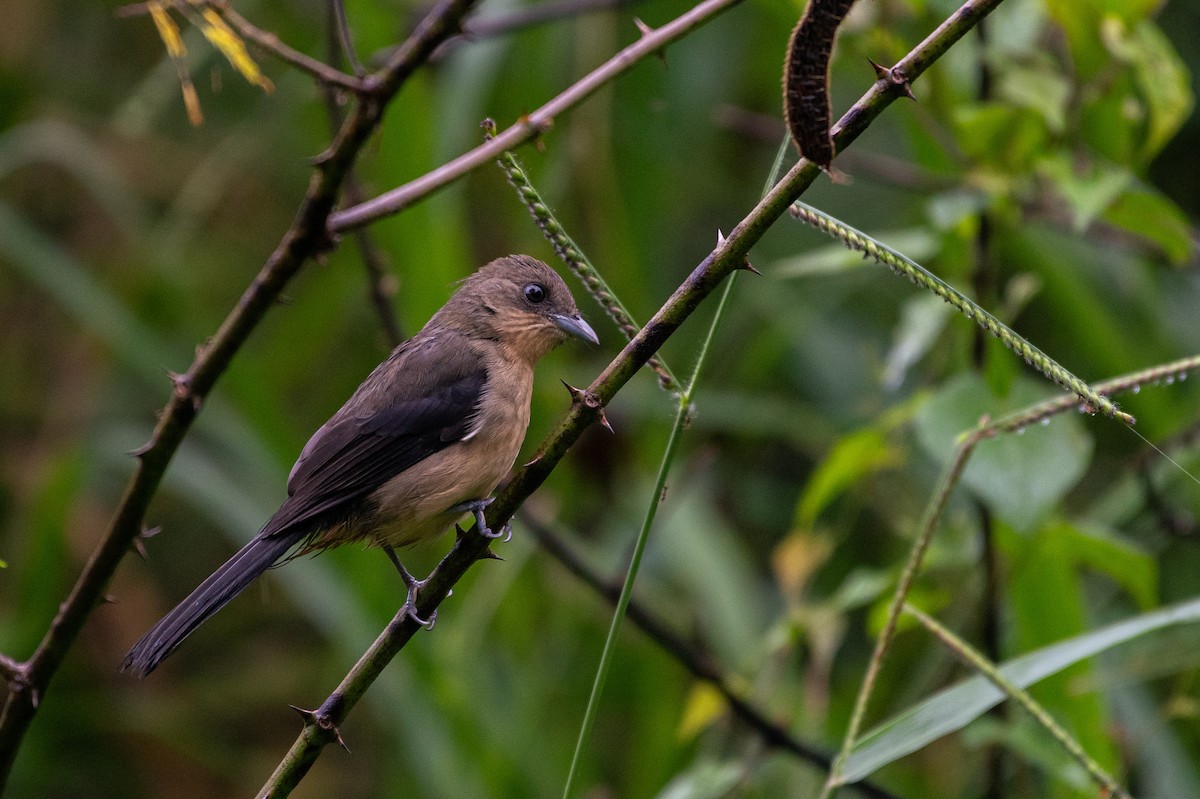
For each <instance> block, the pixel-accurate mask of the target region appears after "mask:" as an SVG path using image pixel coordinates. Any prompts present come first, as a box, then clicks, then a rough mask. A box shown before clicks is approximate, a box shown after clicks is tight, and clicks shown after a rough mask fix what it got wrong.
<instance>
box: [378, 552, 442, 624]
mask: <svg viewBox="0 0 1200 799" xmlns="http://www.w3.org/2000/svg"><path fill="white" fill-rule="evenodd" d="M384 551H385V552H387V555H388V557H389V558H391V560H392V565H393V566H395V567H396V571H398V572H400V579H401V580H403V581H404V587H405V588H407V589H408V594H407V595H406V596H405V597H404V615H405V616H407V617H408V618H410V619H412V620H413V621H414V622H416V623H417V624H419V625H421V626H422V627H424V628H425V629H426V630H432V629H433V625H434V624H435V623H436V622H437V611H436V610H435V611H433V613H430V614H429V618H428V619H423V618H421V617H420V615H418V613H417V594H418V593H420V591H421V589H422V588H424V587H425V581H424V580H418V579H417V578H416V577H413V576H412V575H411V574H409V573H408V569H406V568H404V564H403V563H401V562H400V558H398V557H397V556H396V550H394V549H392V548H391V547H384Z"/></svg>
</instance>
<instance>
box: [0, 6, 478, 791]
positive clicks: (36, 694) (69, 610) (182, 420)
mask: <svg viewBox="0 0 1200 799" xmlns="http://www.w3.org/2000/svg"><path fill="white" fill-rule="evenodd" d="M474 2H475V0H441V2H439V3H438V4H437V5H436V6H435V7H434V8H433V10H432V11H431V12H430V13H429V15H428V16H426V17H425V19H423V20H422V21H421V23H420V24H419V25H418V26H417V29H416V30H415V31H414V32H413V34H412V35H411V36H410V37H409V39H408V40H407V41H406V42H405V43H404V45H403V46H401V47H400V48H399V49H398V50H397V51H396V53H395V54H394V55H393V57H392V58H391V59H389V61H388V63H387V65H386V67H385V68H384V69H383V70H381V71H380V72H377V73H375V74H373V75H372V76H370V79H369V84H370V88H371V97H369V98H363V99H362V100H361V101H360V102H359V103H357V104H356V105H355V107H354V110H353V112H352V113H351V115H350V116H349V117H348V118H347V120H346V122H345V124H343V125H342V127H341V129H340V130H339V131H338V134H337V136H336V137H335V140H334V142H333V144H332V145H331V146H330V148H329V149H328V150H327V151H326V153H325V155H324V156H323V157H322V158H321V160H320V162H319V163H318V165H317V169H316V170H315V173H314V175H313V177H312V180H311V181H310V183H309V188H308V191H307V193H306V195H305V197H304V199H303V201H302V202H301V205H300V209H299V211H298V213H297V216H296V220H295V222H293V224H292V226H291V227H290V228H289V229H288V230H287V231H286V232H285V233H284V236H283V239H282V240H281V241H280V243H279V245H278V246H277V247H276V249H275V251H274V252H273V253H272V254H271V256H270V258H269V259H268V260H267V262H266V264H265V265H264V266H263V268H262V269H261V270H260V272H259V274H258V275H257V277H255V279H254V281H253V283H251V285H250V286H249V287H248V288H247V289H246V291H245V292H244V293H243V294H242V297H241V298H240V299H239V301H238V303H237V305H236V306H235V307H234V309H233V310H232V311H231V312H230V314H229V316H228V317H227V318H226V319H225V321H224V323H223V324H222V325H221V327H220V329H219V330H218V331H217V332H216V334H214V336H213V337H212V339H211V340H210V341H209V342H208V343H206V344H205V345H204V346H203V347H201V348H200V350H199V352H198V354H197V357H196V360H195V361H193V363H192V365H191V367H189V369H188V370H187V372H185V373H184V374H182V375H177V376H174V377H173V383H174V391H173V392H172V397H171V400H170V402H169V403H168V404H167V406H166V407H165V408H164V409H163V411H162V412H161V413H160V415H159V421H158V424H157V425H156V427H155V429H154V433H153V435H152V437H151V439H150V441H149V442H147V444H146V445H145V446H143V447H142V448H141V449H139V450H138V451H137V453H136V454H137V457H138V463H137V466H136V467H135V469H134V473H133V476H132V477H131V479H130V481H129V483H128V485H127V487H126V489H125V493H124V495H123V496H122V498H121V500H120V503H119V504H118V506H117V509H116V511H115V513H114V515H113V517H112V520H111V521H110V523H109V526H108V529H107V530H106V531H105V533H104V535H103V537H102V538H101V540H100V542H99V544H98V545H97V547H96V549H95V551H94V552H93V553H92V555H91V557H90V558H89V559H88V562H87V564H86V565H85V566H84V569H83V572H82V573H81V574H80V576H79V578H78V579H77V581H76V582H75V585H74V586H73V587H72V589H71V592H70V595H69V596H68V597H67V599H66V600H65V601H64V602H63V603H62V604H61V605H60V607H59V611H58V613H57V614H56V615H55V617H54V619H53V620H52V621H51V623H50V626H49V628H48V629H47V631H46V634H45V636H44V637H43V638H42V641H41V643H40V644H39V645H38V647H37V649H36V650H35V651H34V653H33V655H32V656H31V657H30V658H29V660H28V661H26V662H24V663H21V664H18V666H17V667H16V669H15V674H13V675H10V677H9V694H8V696H7V697H6V699H5V702H4V707H3V711H2V712H0V792H2V791H3V788H4V785H5V783H6V782H7V779H8V775H9V773H10V772H11V770H12V764H13V762H14V760H15V758H16V753H17V750H18V749H19V748H20V745H21V742H22V740H23V739H24V736H25V732H26V731H27V730H28V728H29V724H30V723H31V722H32V720H33V717H34V715H35V714H36V712H37V706H38V701H39V699H40V697H41V696H42V695H43V694H44V693H45V691H46V689H47V687H48V686H49V684H50V681H51V679H52V678H53V676H54V674H55V672H56V671H57V670H58V667H59V666H60V665H61V663H62V661H63V658H64V657H65V656H66V653H67V651H68V649H69V648H70V646H71V645H72V644H73V643H74V641H75V639H76V637H77V636H78V635H79V631H80V630H81V629H82V628H83V625H84V622H85V621H86V620H87V618H88V616H89V614H90V613H91V611H92V609H93V608H95V607H96V605H97V604H98V603H99V602H100V600H101V598H102V596H103V593H104V590H105V587H106V586H107V585H108V582H109V580H110V579H111V578H112V575H113V573H114V572H115V571H116V568H117V566H118V565H119V564H120V562H121V559H122V558H123V557H124V556H125V553H126V552H127V551H128V550H129V547H130V545H131V544H132V543H133V542H134V541H135V540H136V539H137V537H138V535H139V534H140V533H141V531H142V524H143V519H144V517H145V513H146V508H147V506H148V505H149V503H150V500H151V498H152V497H153V496H154V493H155V491H156V490H157V488H158V485H159V482H160V481H161V480H162V476H163V474H164V472H165V471H166V468H167V466H168V465H169V463H170V461H171V459H172V457H173V456H174V454H175V451H176V450H177V449H178V448H179V445H180V443H181V442H182V441H183V438H184V436H185V435H186V434H187V432H188V430H189V428H190V427H191V424H192V422H193V421H194V420H195V418H196V415H197V414H198V413H199V411H200V408H201V406H202V405H203V402H204V399H205V397H206V396H207V395H208V393H209V391H211V389H212V387H213V386H214V384H215V383H216V381H217V379H218V378H219V377H220V376H221V374H222V373H224V371H225V369H226V368H227V367H228V365H229V363H230V361H231V360H232V359H233V357H234V355H235V354H236V353H237V352H238V350H239V349H240V348H241V346H242V344H243V343H244V342H245V341H246V339H247V338H248V337H249V335H250V333H251V332H252V331H253V330H254V328H255V326H256V325H257V324H258V322H259V321H260V320H261V319H262V318H263V316H265V315H266V313H267V311H268V310H269V309H270V308H272V307H273V306H274V305H275V304H276V302H277V300H278V298H279V295H280V293H281V292H282V290H283V288H284V286H286V285H287V283H288V281H290V280H291V278H292V277H293V276H295V274H296V273H297V272H298V271H299V269H300V268H301V266H302V265H303V264H304V263H305V262H306V261H307V260H308V259H309V258H311V257H312V256H314V255H316V254H319V253H320V252H322V251H324V250H326V249H328V248H329V247H330V246H331V240H330V238H329V236H328V233H327V229H328V217H329V214H330V212H331V211H332V209H333V206H334V203H335V201H336V199H337V195H338V192H339V190H340V188H341V185H342V182H343V180H344V178H345V176H346V174H347V172H348V170H349V169H350V167H351V165H352V164H353V162H354V159H355V158H356V156H357V155H358V153H359V150H360V149H361V148H362V146H363V144H364V143H365V142H366V141H367V139H368V138H369V137H370V135H371V134H372V132H373V131H374V130H375V129H376V128H377V127H378V125H379V122H380V120H381V118H382V115H383V110H384V107H385V106H386V104H387V102H388V101H389V100H390V99H391V98H392V97H393V96H394V95H395V93H396V91H397V90H399V88H400V86H401V85H403V83H404V81H405V80H406V79H407V78H408V76H409V75H411V74H412V73H413V71H414V70H416V68H417V67H418V66H420V65H421V64H423V63H425V61H426V60H427V59H428V57H429V55H430V54H431V53H432V52H433V50H434V48H435V47H436V46H437V45H438V44H439V43H440V42H442V41H443V40H444V39H445V38H446V37H447V36H449V35H451V34H452V33H453V32H455V31H456V30H458V27H459V25H460V24H461V21H462V18H463V16H464V15H465V14H466V12H467V11H468V10H469V9H470V8H471V6H472V5H473V3H474Z"/></svg>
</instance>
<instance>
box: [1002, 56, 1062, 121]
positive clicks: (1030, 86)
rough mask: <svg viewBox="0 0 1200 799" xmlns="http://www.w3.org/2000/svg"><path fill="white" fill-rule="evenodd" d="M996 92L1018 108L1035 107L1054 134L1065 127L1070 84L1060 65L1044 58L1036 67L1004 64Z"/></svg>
mask: <svg viewBox="0 0 1200 799" xmlns="http://www.w3.org/2000/svg"><path fill="white" fill-rule="evenodd" d="M999 78H1000V85H999V86H998V87H997V94H998V95H999V96H1000V97H1002V98H1004V99H1005V100H1007V101H1008V102H1010V103H1012V104H1013V105H1015V106H1019V107H1021V108H1027V109H1029V110H1031V111H1036V112H1037V113H1038V115H1039V116H1041V118H1042V119H1043V120H1045V122H1046V127H1047V129H1049V130H1050V132H1052V133H1054V134H1055V135H1059V134H1061V133H1063V132H1064V131H1065V130H1066V128H1067V109H1068V107H1069V104H1070V102H1071V93H1072V91H1073V87H1072V86H1071V83H1070V82H1069V81H1068V80H1067V79H1066V77H1065V76H1063V74H1062V71H1061V68H1060V67H1059V66H1058V65H1057V64H1054V63H1052V62H1050V61H1049V60H1048V59H1046V60H1045V61H1043V62H1039V63H1038V64H1037V65H1036V67H1032V68H1031V67H1026V66H1020V65H1018V64H1008V65H1005V67H1004V70H1003V71H1002V72H1001V73H1000V76H999Z"/></svg>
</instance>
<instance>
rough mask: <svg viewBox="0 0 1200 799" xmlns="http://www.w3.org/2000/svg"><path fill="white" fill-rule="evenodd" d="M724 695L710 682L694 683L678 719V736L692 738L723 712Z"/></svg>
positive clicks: (724, 706)
mask: <svg viewBox="0 0 1200 799" xmlns="http://www.w3.org/2000/svg"><path fill="white" fill-rule="evenodd" d="M726 707H727V706H726V704H725V697H723V696H722V695H721V693H720V692H719V691H718V690H717V689H716V688H714V687H712V685H711V684H709V683H706V682H699V683H696V684H695V686H693V687H692V690H691V693H690V694H689V695H688V698H687V701H686V702H685V703H684V705H683V716H682V717H681V718H680V719H679V730H678V734H679V737H680V738H682V739H689V738H694V737H695V736H697V735H699V734H700V733H701V732H702V731H703V730H704V729H705V728H706V727H708V726H709V725H710V724H712V723H713V722H714V721H716V720H717V719H718V718H720V717H721V716H722V715H724V714H725V710H726Z"/></svg>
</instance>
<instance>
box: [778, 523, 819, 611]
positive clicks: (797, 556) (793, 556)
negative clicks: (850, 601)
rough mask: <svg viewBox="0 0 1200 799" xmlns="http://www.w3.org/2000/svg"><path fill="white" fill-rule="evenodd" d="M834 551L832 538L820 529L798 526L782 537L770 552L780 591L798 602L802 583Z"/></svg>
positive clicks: (805, 582)
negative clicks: (819, 531)
mask: <svg viewBox="0 0 1200 799" xmlns="http://www.w3.org/2000/svg"><path fill="white" fill-rule="evenodd" d="M832 551H833V542H832V541H830V540H829V537H828V536H825V535H821V534H820V533H813V532H806V531H803V530H797V531H796V532H793V533H791V534H789V535H788V536H787V537H785V538H784V539H783V540H782V541H780V542H779V544H778V545H777V546H776V547H775V551H774V552H772V553H771V566H772V568H773V569H774V571H775V580H776V582H778V583H779V588H780V590H781V591H782V592H783V595H784V596H785V597H786V598H787V599H788V600H789V601H790V602H791V603H793V604H799V602H800V597H801V595H802V594H803V592H804V586H805V585H807V584H808V578H810V577H811V576H812V574H813V572H815V571H816V570H817V569H819V568H820V567H821V564H823V563H824V562H825V561H826V560H827V559H828V558H829V553H831V552H832Z"/></svg>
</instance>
